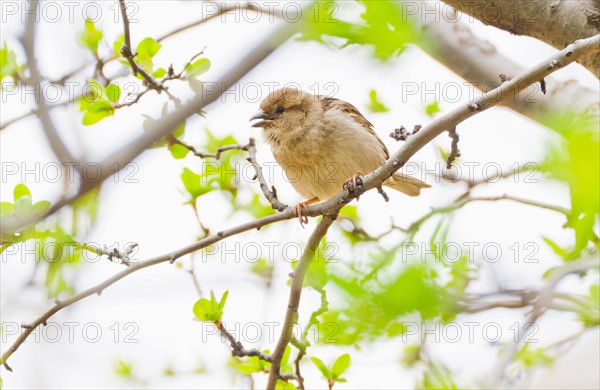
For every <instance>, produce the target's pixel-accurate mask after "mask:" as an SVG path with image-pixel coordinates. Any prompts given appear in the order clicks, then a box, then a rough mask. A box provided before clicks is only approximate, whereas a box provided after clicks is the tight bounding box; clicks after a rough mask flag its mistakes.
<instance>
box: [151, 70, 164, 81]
mask: <svg viewBox="0 0 600 390" xmlns="http://www.w3.org/2000/svg"><path fill="white" fill-rule="evenodd" d="M166 74H167V71H166V70H165V68H158V69H156V70H155V71H154V73H152V77H154V78H155V79H160V78H161V77H163V76H164V75H166Z"/></svg>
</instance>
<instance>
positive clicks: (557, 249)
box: [542, 237, 572, 260]
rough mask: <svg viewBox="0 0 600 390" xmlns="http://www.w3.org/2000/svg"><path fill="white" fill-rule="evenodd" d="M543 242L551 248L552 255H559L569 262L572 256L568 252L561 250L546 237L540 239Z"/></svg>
mask: <svg viewBox="0 0 600 390" xmlns="http://www.w3.org/2000/svg"><path fill="white" fill-rule="evenodd" d="M542 238H543V240H544V241H545V242H546V244H548V245H549V246H550V248H552V250H553V251H554V253H556V254H557V255H559V256H560V257H561V258H562V259H563V260H569V259H570V258H571V257H572V254H571V252H570V251H569V250H566V249H563V248H561V247H560V246H559V245H558V244H557V243H556V242H554V241H552V240H551V239H549V238H547V237H542Z"/></svg>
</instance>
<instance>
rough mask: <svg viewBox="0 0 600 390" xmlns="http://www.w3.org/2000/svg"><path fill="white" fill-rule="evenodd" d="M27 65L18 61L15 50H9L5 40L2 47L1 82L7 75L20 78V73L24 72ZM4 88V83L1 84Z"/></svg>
mask: <svg viewBox="0 0 600 390" xmlns="http://www.w3.org/2000/svg"><path fill="white" fill-rule="evenodd" d="M24 68H25V65H19V64H18V63H17V56H16V54H15V52H14V51H12V50H9V49H8V46H7V44H6V41H4V43H3V45H2V49H0V83H1V82H2V81H4V78H5V77H10V78H12V79H13V81H17V80H18V79H19V77H20V76H19V74H20V73H22V72H23V70H24ZM1 87H2V89H4V85H3V84H2V85H1Z"/></svg>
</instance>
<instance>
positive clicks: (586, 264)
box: [489, 256, 600, 388]
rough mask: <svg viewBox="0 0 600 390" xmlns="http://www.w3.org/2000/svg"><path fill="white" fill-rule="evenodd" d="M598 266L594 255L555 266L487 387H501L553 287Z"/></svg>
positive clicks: (550, 296) (550, 298) (542, 310)
mask: <svg viewBox="0 0 600 390" xmlns="http://www.w3.org/2000/svg"><path fill="white" fill-rule="evenodd" d="M598 266H600V260H599V259H598V257H596V256H592V257H588V258H583V259H579V260H577V261H575V262H570V263H566V264H564V265H563V266H561V267H559V268H557V269H555V270H554V272H552V273H551V274H550V277H549V278H548V281H547V282H546V285H545V286H544V288H542V289H541V290H540V292H539V294H538V296H537V298H536V300H535V303H534V305H533V309H532V310H531V314H529V316H528V317H527V319H526V320H525V322H524V323H523V326H521V327H520V331H519V333H518V341H517V342H515V343H511V344H510V345H509V346H508V350H507V351H505V352H504V354H503V355H501V359H500V360H499V361H498V363H497V364H496V367H495V369H494V372H493V374H492V376H491V378H490V379H489V381H490V382H489V385H490V386H489V388H499V387H502V386H501V384H502V379H503V378H504V376H505V373H506V369H507V368H508V365H509V364H510V362H512V360H513V359H514V357H515V355H516V354H517V352H518V351H519V347H520V346H521V343H522V342H523V339H524V338H525V337H526V336H527V331H528V330H529V328H530V327H531V325H532V324H534V323H535V322H536V321H537V320H538V319H539V318H540V317H541V316H542V315H543V314H544V313H545V312H546V310H547V309H548V308H549V307H550V305H551V302H552V299H553V297H554V296H555V289H556V286H557V285H558V283H559V282H560V281H561V280H562V279H563V278H564V277H565V276H567V275H569V274H572V273H576V272H581V271H585V270H588V269H591V268H595V267H598Z"/></svg>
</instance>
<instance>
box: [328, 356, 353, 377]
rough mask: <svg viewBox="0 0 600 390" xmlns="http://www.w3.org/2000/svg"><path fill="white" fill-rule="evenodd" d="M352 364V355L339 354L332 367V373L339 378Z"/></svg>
mask: <svg viewBox="0 0 600 390" xmlns="http://www.w3.org/2000/svg"><path fill="white" fill-rule="evenodd" d="M349 366H350V355H349V354H347V353H345V354H343V355H341V356H339V357H338V358H337V359H336V360H335V362H334V363H333V366H332V367H331V373H332V374H333V378H334V379H337V378H338V377H339V376H340V375H342V374H343V373H344V371H346V370H347V369H348V367H349Z"/></svg>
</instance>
